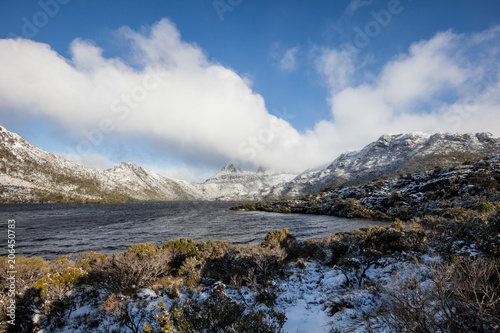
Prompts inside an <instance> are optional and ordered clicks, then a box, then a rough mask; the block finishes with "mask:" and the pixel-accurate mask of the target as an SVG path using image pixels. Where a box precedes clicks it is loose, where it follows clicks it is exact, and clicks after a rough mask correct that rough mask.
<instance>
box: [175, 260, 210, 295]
mask: <svg viewBox="0 0 500 333" xmlns="http://www.w3.org/2000/svg"><path fill="white" fill-rule="evenodd" d="M204 267H205V260H204V259H197V258H196V257H188V258H187V259H186V260H185V261H184V263H183V264H182V266H181V268H180V269H179V275H180V276H184V277H185V278H186V284H187V285H188V286H189V287H191V288H193V287H196V286H198V285H199V284H200V282H201V277H202V274H203V268H204Z"/></svg>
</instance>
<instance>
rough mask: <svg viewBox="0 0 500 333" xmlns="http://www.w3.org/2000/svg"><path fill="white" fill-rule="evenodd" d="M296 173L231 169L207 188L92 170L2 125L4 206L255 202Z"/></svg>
mask: <svg viewBox="0 0 500 333" xmlns="http://www.w3.org/2000/svg"><path fill="white" fill-rule="evenodd" d="M295 176H296V175H288V174H282V173H279V172H273V171H264V170H258V171H257V172H250V171H243V170H241V169H239V168H236V167H234V166H232V165H230V166H227V167H225V168H224V169H222V170H221V172H219V173H218V174H217V175H215V176H214V177H212V178H210V179H208V180H207V181H206V182H205V183H203V184H198V183H193V182H189V181H185V180H177V179H174V178H170V177H165V176H162V175H159V174H157V173H154V172H152V171H149V170H147V169H145V168H143V167H140V166H138V165H135V164H133V163H129V162H125V163H120V164H118V165H116V166H115V167H113V168H111V169H108V170H100V169H90V168H86V167H84V166H82V165H80V164H78V163H75V162H71V161H68V160H65V159H63V158H61V157H59V156H57V155H54V154H51V153H49V152H46V151H44V150H42V149H39V148H37V147H35V146H33V145H32V144H30V143H29V142H28V141H26V140H25V139H24V138H22V137H21V136H19V135H18V134H15V133H12V132H9V131H7V130H6V129H5V128H3V127H2V126H0V203H2V202H3V203H19V202H65V203H90V202H121V201H131V200H214V199H221V200H256V199H261V193H263V191H265V190H267V189H269V188H270V187H272V186H275V185H277V184H278V183H279V182H284V181H289V180H291V179H293V178H294V177H295Z"/></svg>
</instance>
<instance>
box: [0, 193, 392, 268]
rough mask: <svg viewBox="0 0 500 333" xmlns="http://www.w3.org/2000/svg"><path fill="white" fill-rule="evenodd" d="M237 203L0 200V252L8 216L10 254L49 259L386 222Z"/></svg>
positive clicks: (302, 234)
mask: <svg viewBox="0 0 500 333" xmlns="http://www.w3.org/2000/svg"><path fill="white" fill-rule="evenodd" d="M236 204H240V202H209V201H189V202H187V201H166V202H165V201H161V202H160V201H156V202H128V203H124V204H109V205H62V204H16V205H0V226H1V228H2V230H1V231H0V244H1V246H2V250H1V252H0V253H1V254H2V255H6V254H7V221H8V220H10V219H14V220H15V221H16V222H15V225H16V228H15V231H16V233H15V236H16V238H15V241H16V255H17V256H24V257H29V256H41V257H44V258H46V259H54V258H56V257H58V256H60V255H63V254H76V253H79V252H84V251H96V252H103V253H112V252H115V251H125V250H126V249H127V248H128V246H129V244H131V243H132V244H137V243H143V242H151V243H157V244H159V245H161V244H163V243H164V242H165V241H167V240H170V239H177V238H192V239H194V240H196V241H201V240H205V241H206V240H209V239H212V240H214V241H219V240H222V241H227V242H232V243H235V244H249V243H251V244H255V243H260V242H261V241H262V240H263V239H264V237H265V235H266V234H267V232H268V231H269V230H275V229H281V228H288V229H289V230H290V231H291V232H292V234H293V235H294V236H295V237H297V239H299V240H305V239H311V238H321V237H324V236H326V235H328V234H332V233H335V232H337V231H342V230H353V229H358V228H361V227H364V226H367V225H368V224H371V225H388V223H387V222H380V221H370V220H363V219H347V218H339V217H334V216H324V215H304V214H278V213H266V212H246V211H231V210H229V208H230V207H231V206H234V205H236Z"/></svg>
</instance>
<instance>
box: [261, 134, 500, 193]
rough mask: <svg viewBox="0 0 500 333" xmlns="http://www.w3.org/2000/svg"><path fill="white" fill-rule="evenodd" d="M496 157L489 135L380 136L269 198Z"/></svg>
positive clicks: (499, 142) (499, 146)
mask: <svg viewBox="0 0 500 333" xmlns="http://www.w3.org/2000/svg"><path fill="white" fill-rule="evenodd" d="M499 154H500V139H498V138H495V137H494V136H493V135H492V134H491V133H476V134H471V133H465V134H452V133H437V134H434V135H430V134H426V133H421V132H415V133H409V134H388V135H382V136H381V137H380V138H379V139H378V140H377V141H375V142H372V143H370V144H368V145H367V146H366V147H364V148H363V149H361V150H360V151H354V152H349V153H344V154H342V155H340V156H339V157H338V158H337V159H335V160H334V161H333V162H332V163H331V164H330V165H329V166H328V167H327V168H325V169H323V170H320V171H313V172H305V173H302V174H300V175H298V176H297V177H296V178H294V179H293V180H291V181H290V182H287V183H283V184H279V185H277V186H275V187H274V188H273V189H271V191H270V197H274V198H280V197H297V196H300V195H302V194H312V193H316V192H319V191H322V190H324V189H326V188H329V187H333V186H341V185H353V184H358V183H362V182H365V181H369V180H373V179H376V178H386V177H392V176H396V175H401V174H406V173H410V172H419V171H426V170H431V169H434V168H442V167H451V166H456V165H459V164H462V163H465V162H471V161H478V160H480V159H483V158H488V157H491V156H496V155H499Z"/></svg>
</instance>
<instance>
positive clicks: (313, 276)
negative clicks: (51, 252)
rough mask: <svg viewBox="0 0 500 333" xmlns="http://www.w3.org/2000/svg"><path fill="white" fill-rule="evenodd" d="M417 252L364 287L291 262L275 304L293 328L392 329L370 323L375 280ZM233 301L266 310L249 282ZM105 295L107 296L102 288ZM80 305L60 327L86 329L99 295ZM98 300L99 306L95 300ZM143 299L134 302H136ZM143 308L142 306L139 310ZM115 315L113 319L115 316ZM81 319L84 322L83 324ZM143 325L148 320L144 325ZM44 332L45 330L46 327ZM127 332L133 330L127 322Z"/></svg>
mask: <svg viewBox="0 0 500 333" xmlns="http://www.w3.org/2000/svg"><path fill="white" fill-rule="evenodd" d="M412 257H413V255H410V254H408V255H405V254H401V256H400V257H399V259H396V258H385V259H382V261H381V262H380V265H378V266H373V267H371V268H369V269H368V271H367V274H366V275H367V277H368V281H369V283H368V284H367V285H363V286H361V287H356V286H355V287H351V288H346V286H345V282H346V277H345V276H344V274H343V273H342V271H341V270H340V269H338V268H337V267H336V266H334V267H328V266H324V265H322V264H321V263H318V262H316V261H309V262H306V266H305V267H304V268H300V267H297V266H296V265H294V264H291V265H290V266H289V267H288V268H287V269H286V271H285V272H286V274H285V277H284V278H282V279H277V280H275V281H274V283H275V284H274V288H275V290H277V294H278V297H277V299H276V304H275V307H274V309H275V310H276V311H283V312H285V314H286V318H287V320H286V323H285V325H284V328H283V329H284V331H285V332H289V333H301V332H304V333H314V332H347V331H349V332H359V333H361V332H366V331H368V329H369V328H368V325H370V326H371V328H372V329H374V332H390V330H389V329H388V328H387V327H383V326H377V325H380V323H378V324H377V323H373V322H371V323H369V322H368V321H367V320H366V318H367V317H370V316H371V318H373V317H374V316H376V313H377V311H378V309H379V306H380V304H381V299H382V297H384V295H383V293H381V292H380V289H379V291H378V292H374V289H373V288H374V287H373V286H374V285H375V284H377V283H378V285H379V286H385V285H387V283H389V281H391V276H392V274H393V273H394V272H395V271H396V270H401V269H402V270H403V271H404V270H405V269H411V268H412V267H416V266H415V263H414V261H413V260H412V259H411V258H412ZM433 260H435V259H433V258H432V257H430V256H428V255H425V256H422V257H421V258H419V262H420V263H421V264H425V263H429V262H432V261H433ZM213 287H214V286H211V287H206V286H201V287H200V288H199V289H198V290H196V291H194V292H193V291H190V290H187V289H185V290H183V291H181V295H180V300H181V301H183V300H186V299H188V298H189V297H194V298H197V299H199V300H203V299H205V298H207V297H208V296H209V295H210V293H211V289H212V288H213ZM224 292H225V293H226V295H228V296H229V297H230V298H231V299H232V300H233V301H236V302H244V303H246V304H247V305H248V306H249V308H248V309H249V310H258V309H265V307H266V306H265V305H263V304H261V303H257V302H256V301H255V299H256V298H255V297H256V295H257V293H256V292H255V291H251V290H249V289H248V288H246V287H242V288H240V290H239V292H238V290H236V289H233V288H231V287H229V286H226V289H225V290H224ZM100 294H101V295H100V297H99V298H102V299H105V297H106V296H105V295H104V294H102V293H100ZM133 299H135V300H137V301H138V303H139V302H146V303H145V305H144V303H143V305H142V307H143V309H144V308H145V309H146V311H148V312H149V313H157V311H158V307H157V304H158V302H159V301H160V300H161V301H163V302H164V303H165V304H166V305H167V309H168V308H169V307H170V306H171V305H172V304H173V303H174V301H175V300H173V299H170V298H169V297H168V296H167V295H165V293H164V292H162V293H159V292H158V291H157V290H155V289H142V290H141V291H140V292H139V293H138V294H136V295H135V296H134V297H133ZM76 303H77V304H78V306H77V307H76V308H74V309H73V310H72V312H71V314H68V315H67V318H68V320H67V322H66V324H65V325H64V327H61V328H60V329H57V330H56V331H54V332H67V331H68V330H69V331H72V332H82V333H83V332H86V328H83V327H81V326H80V324H81V322H82V318H86V317H87V318H90V317H95V316H98V315H99V309H98V308H99V304H101V303H102V300H99V301H97V302H96V300H95V298H94V299H87V300H86V301H78V302H76ZM91 303H93V305H91ZM138 303H132V304H134V306H136V304H138ZM135 311H138V309H136V310H134V311H133V312H135ZM110 319H111V318H110ZM79 323H80V324H79ZM141 326H142V325H141ZM98 329H100V330H101V331H102V330H104V331H109V329H111V330H112V329H118V326H117V324H116V323H114V322H113V320H104V321H102V322H101V323H100V324H99V328H98ZM40 332H43V331H40ZM121 332H131V331H130V330H128V329H127V328H124V327H122V328H121Z"/></svg>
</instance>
